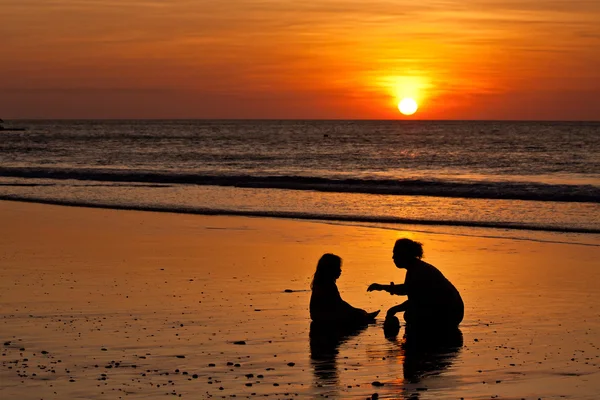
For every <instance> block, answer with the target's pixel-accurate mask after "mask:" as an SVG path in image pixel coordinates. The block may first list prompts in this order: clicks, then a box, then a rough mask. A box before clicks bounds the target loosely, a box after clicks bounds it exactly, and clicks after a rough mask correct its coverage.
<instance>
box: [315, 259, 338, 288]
mask: <svg viewBox="0 0 600 400" xmlns="http://www.w3.org/2000/svg"><path fill="white" fill-rule="evenodd" d="M341 274H342V259H341V258H340V257H339V256H336V255H335V254H330V253H327V254H323V255H322V256H321V258H320V259H319V262H318V263H317V270H316V271H315V276H314V277H313V281H312V284H311V285H310V287H314V286H315V285H321V284H324V283H332V282H335V281H336V280H337V278H339V277H340V275H341Z"/></svg>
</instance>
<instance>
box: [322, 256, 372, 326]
mask: <svg viewBox="0 0 600 400" xmlns="http://www.w3.org/2000/svg"><path fill="white" fill-rule="evenodd" d="M341 274H342V259H341V258H340V257H338V256H336V255H335V254H324V255H323V256H322V257H321V258H320V259H319V262H318V263H317V270H316V271H315V275H314V277H313V281H312V284H311V289H312V294H311V296H310V318H311V319H312V320H313V322H315V323H319V324H323V323H324V324H332V323H333V324H336V325H347V326H355V325H364V324H368V323H369V322H373V321H374V320H375V317H376V316H377V314H379V311H375V312H372V313H368V312H366V311H365V310H363V309H360V308H356V307H352V306H351V305H350V304H348V303H347V302H345V301H344V300H342V297H341V296H340V292H339V291H338V288H337V285H336V284H335V282H336V280H337V279H338V278H339V277H340V275H341Z"/></svg>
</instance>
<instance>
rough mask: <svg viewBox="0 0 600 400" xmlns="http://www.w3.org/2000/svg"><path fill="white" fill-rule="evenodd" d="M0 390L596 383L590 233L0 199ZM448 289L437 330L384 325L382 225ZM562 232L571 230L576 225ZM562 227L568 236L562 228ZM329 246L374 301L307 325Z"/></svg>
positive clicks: (596, 316)
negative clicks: (427, 332)
mask: <svg viewBox="0 0 600 400" xmlns="http://www.w3.org/2000/svg"><path fill="white" fill-rule="evenodd" d="M0 221H2V224H1V225H0V341H1V343H0V346H1V353H0V398H2V399H119V398H144V399H152V398H165V396H169V397H182V398H193V399H209V398H232V397H237V398H255V397H261V398H264V397H268V398H274V399H285V398H291V399H294V398H305V399H313V398H336V399H337V398H339V399H353V398H356V399H365V398H380V399H383V398H385V399H460V398H464V399H490V398H499V399H522V398H524V399H538V398H541V399H564V398H567V399H595V398H597V396H598V393H600V348H599V347H600V290H599V289H598V281H599V280H600V268H599V267H600V263H599V261H598V260H600V238H599V237H598V235H581V236H578V235H567V234H559V233H556V234H554V233H552V234H550V233H541V232H540V233H538V232H527V233H525V234H524V233H521V234H520V235H519V236H520V237H521V239H519V240H516V239H511V238H508V237H499V235H496V232H497V231H494V230H491V229H490V230H484V229H470V228H465V229H463V230H461V234H456V233H455V232H454V231H450V230H447V231H444V230H443V229H441V230H434V229H430V232H426V230H427V229H423V228H421V229H417V228H415V229H413V228H414V227H406V230H393V229H383V228H381V227H369V226H353V225H349V224H335V223H324V222H311V221H296V220H285V219H268V218H249V217H227V216H199V215H185V214H168V213H152V212H138V211H117V210H105V209H87V208H77V207H61V206H51V205H41V204H27V203H19V202H9V201H0ZM400 237H409V238H411V239H414V240H417V241H420V242H422V243H423V244H424V249H425V258H424V259H425V261H427V262H429V263H431V264H433V265H435V266H436V267H438V268H439V269H440V270H441V271H442V272H443V273H444V274H445V276H446V277H448V278H449V279H450V280H451V281H452V282H453V283H454V284H455V286H456V287H457V288H458V289H459V291H460V292H461V295H462V297H463V299H464V302H465V319H464V321H463V323H462V324H461V326H460V332H458V333H457V334H456V335H454V336H452V337H448V338H447V340H446V341H444V342H442V343H435V344H430V343H423V342H419V340H418V339H417V340H413V341H410V340H409V339H406V340H404V339H403V338H402V334H403V333H404V328H402V329H401V331H400V336H399V337H398V338H396V339H395V340H388V339H386V338H385V337H384V335H383V328H382V325H383V315H385V311H386V310H387V308H389V307H391V306H393V305H395V304H398V303H400V302H401V301H402V300H403V298H401V297H395V296H394V297H392V296H390V295H388V294H386V293H383V292H373V293H367V292H366V288H367V286H368V285H369V283H372V282H382V283H385V282H389V281H394V282H396V283H400V282H402V281H403V278H404V271H402V270H398V269H396V268H395V267H394V266H393V263H392V260H391V252H392V246H393V243H394V241H395V240H396V239H397V238H400ZM578 237H581V238H583V239H582V240H578ZM565 238H568V239H569V240H568V243H566V240H565ZM326 252H331V253H335V254H338V255H339V256H341V257H342V259H343V260H344V265H343V267H342V271H343V272H342V275H341V278H340V279H339V280H338V287H339V289H340V293H341V295H342V297H343V298H344V299H345V300H346V301H348V302H349V303H350V304H352V305H354V306H357V307H361V308H364V309H367V310H368V311H374V310H377V309H381V311H382V313H381V314H380V317H379V318H378V319H377V322H376V323H375V324H372V325H370V326H368V327H366V328H364V329H362V330H359V331H354V332H345V334H342V335H332V334H330V332H329V333H322V332H318V331H317V330H315V329H314V327H313V329H312V330H311V325H310V319H309V314H308V302H309V297H310V290H309V286H310V280H311V277H312V274H313V273H314V269H315V265H316V262H317V260H318V258H319V257H320V256H321V255H322V254H323V253H326Z"/></svg>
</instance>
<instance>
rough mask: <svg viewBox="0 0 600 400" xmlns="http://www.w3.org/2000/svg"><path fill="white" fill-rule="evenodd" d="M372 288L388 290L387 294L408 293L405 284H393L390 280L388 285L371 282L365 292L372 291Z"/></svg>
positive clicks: (399, 294)
mask: <svg viewBox="0 0 600 400" xmlns="http://www.w3.org/2000/svg"><path fill="white" fill-rule="evenodd" d="M374 290H380V291H385V292H388V293H389V294H394V295H396V296H406V295H407V294H408V292H407V287H406V284H404V283H402V284H400V285H395V284H394V282H392V283H391V284H389V285H381V284H379V283H372V284H371V285H370V286H369V287H368V288H367V292H372V291H374Z"/></svg>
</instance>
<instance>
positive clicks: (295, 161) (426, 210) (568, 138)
mask: <svg viewBox="0 0 600 400" xmlns="http://www.w3.org/2000/svg"><path fill="white" fill-rule="evenodd" d="M13 125H19V126H22V127H25V128H27V130H26V131H24V132H3V133H2V140H1V141H0V199H5V200H21V201H34V202H47V203H55V204H67V205H85V206H95V207H108V208H124V209H139V210H153V211H166V212H180V213H195V214H225V215H227V214H231V215H249V216H267V217H276V218H299V219H314V220H325V221H331V222H332V223H349V224H376V225H380V226H389V227H390V228H398V227H401V226H406V225H407V224H409V225H411V226H413V227H414V226H417V227H419V226H420V227H422V228H425V227H427V229H434V228H439V227H446V228H445V229H454V228H460V227H471V228H472V227H480V228H493V229H496V230H497V231H498V232H503V233H506V232H512V233H513V234H514V233H515V232H521V233H523V232H527V231H547V232H560V233H563V234H565V235H567V236H568V235H597V234H600V123H594V122H585V123H584V122H492V121H489V122H474V121H292V120H284V121H275V120H273V121H263V120H247V121H242V120H239V121H213V120H131V121H128V120H113V121H110V120H98V121H91V120H86V121H77V120H68V121H42V120H35V121H17V122H14V123H13ZM570 237H572V236H570Z"/></svg>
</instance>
